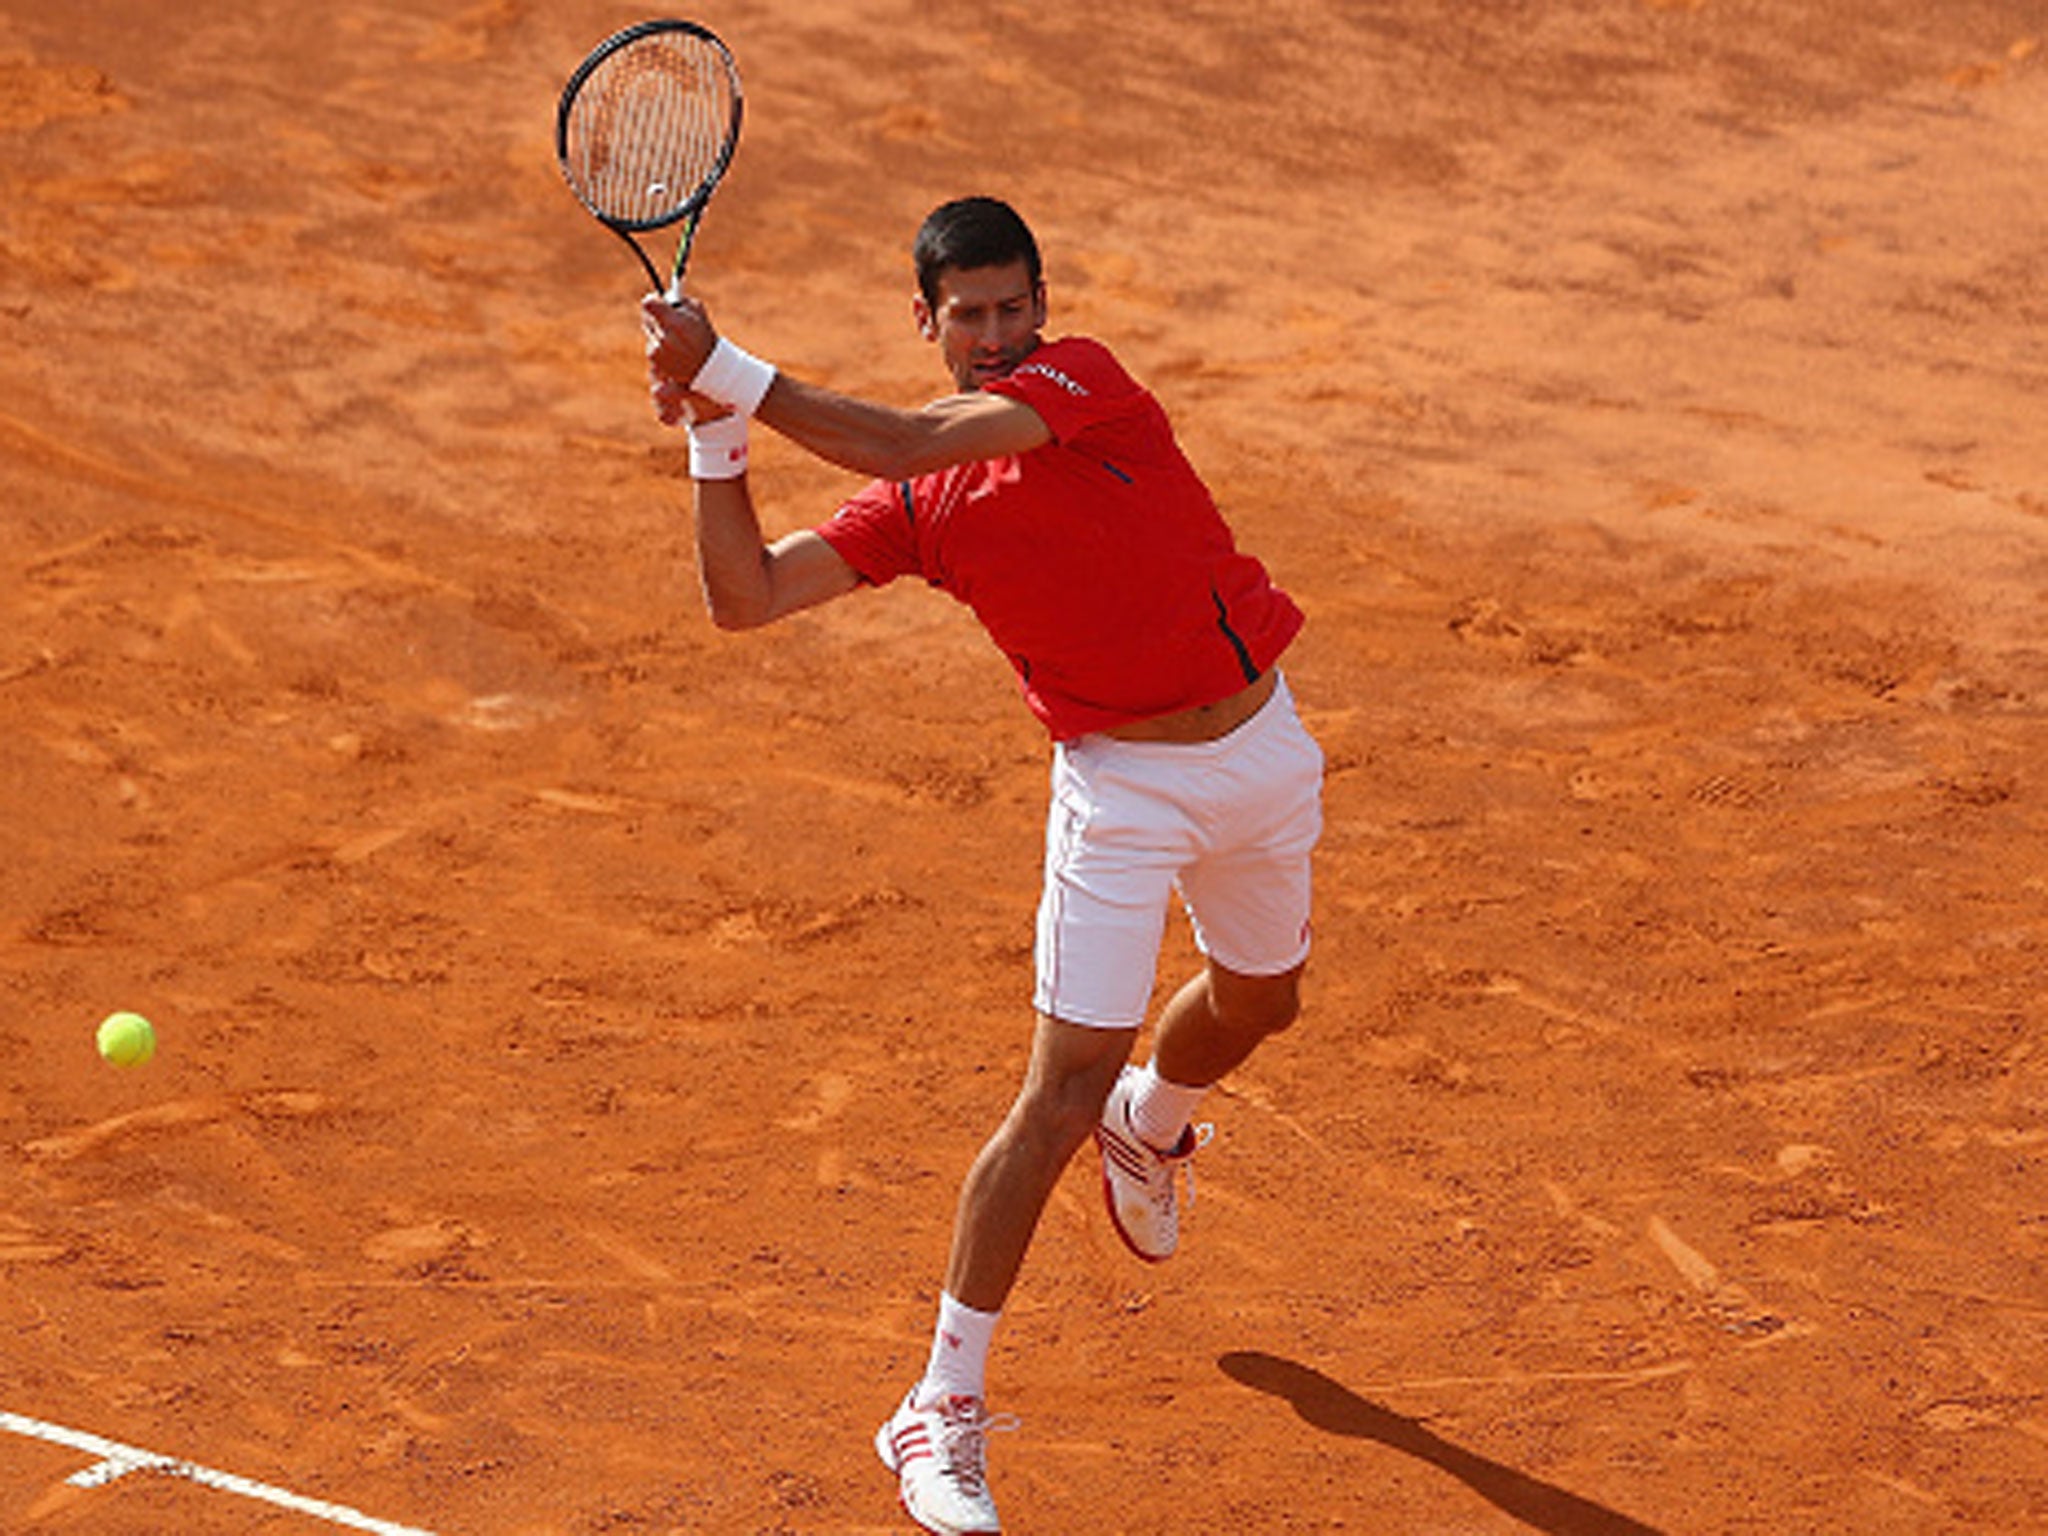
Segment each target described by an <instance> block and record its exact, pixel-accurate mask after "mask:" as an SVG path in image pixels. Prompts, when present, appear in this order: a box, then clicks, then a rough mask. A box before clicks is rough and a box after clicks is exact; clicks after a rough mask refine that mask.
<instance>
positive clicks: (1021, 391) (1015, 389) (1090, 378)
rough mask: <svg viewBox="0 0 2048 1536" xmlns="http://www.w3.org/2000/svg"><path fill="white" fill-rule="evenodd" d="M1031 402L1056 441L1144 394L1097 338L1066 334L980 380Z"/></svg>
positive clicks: (1113, 415)
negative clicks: (1006, 369) (996, 374)
mask: <svg viewBox="0 0 2048 1536" xmlns="http://www.w3.org/2000/svg"><path fill="white" fill-rule="evenodd" d="M983 387H984V388H985V389H986V390H987V391H988V392H989V393H990V394H995V395H1007V396H1009V397H1010V398H1011V399H1013V400H1021V401H1023V402H1024V403H1025V404H1026V405H1028V406H1030V407H1031V408H1032V409H1033V410H1034V411H1036V412H1037V413H1038V415H1039V418H1040V419H1041V420H1042V421H1044V423H1045V425H1046V427H1047V428H1048V430H1050V431H1051V433H1052V435H1053V438H1054V440H1055V441H1057V442H1061V443H1071V442H1073V440H1074V439H1075V438H1077V437H1079V436H1080V435H1081V434H1082V433H1084V432H1086V431H1087V430H1088V429H1089V428H1090V427H1093V426H1096V425H1099V424H1100V423H1102V422H1105V421H1111V420H1115V419H1117V418H1120V417H1122V416H1124V415H1125V414H1127V413H1128V412H1129V411H1130V410H1132V409H1133V408H1134V407H1135V406H1136V405H1138V404H1139V403H1141V402H1142V401H1143V400H1144V399H1145V393H1144V391H1143V390H1142V389H1141V388H1140V387H1139V385H1138V382H1137V380H1135V379H1133V378H1132V377H1131V376H1130V375H1129V374H1128V373H1126V372H1124V370H1123V366H1122V365H1121V364H1120V363H1118V362H1117V360H1116V358H1115V357H1114V356H1112V355H1111V353H1110V350H1109V348H1107V347H1105V346H1103V345H1102V343H1101V342H1099V341H1090V340H1088V339H1087V338H1085V337H1079V336H1068V337H1062V338H1061V339H1060V340H1058V341H1049V342H1046V343H1045V344H1044V345H1043V346H1041V347H1039V348H1038V350H1037V351H1035V352H1033V353H1032V354H1031V355H1030V356H1029V357H1027V358H1026V359H1025V360H1024V361H1023V362H1021V363H1019V364H1018V365H1017V366H1016V367H1015V368H1013V369H1012V370H1011V371H1010V372H1009V373H1008V374H1007V375H1005V376H1004V377H1003V378H1000V379H996V380H993V381H991V382H990V383H988V384H986V385H984V386H983Z"/></svg>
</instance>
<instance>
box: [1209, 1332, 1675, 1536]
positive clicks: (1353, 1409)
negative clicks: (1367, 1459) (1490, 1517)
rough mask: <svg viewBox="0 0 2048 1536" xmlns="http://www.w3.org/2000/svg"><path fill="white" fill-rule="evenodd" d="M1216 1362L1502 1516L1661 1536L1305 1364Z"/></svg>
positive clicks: (1333, 1430)
mask: <svg viewBox="0 0 2048 1536" xmlns="http://www.w3.org/2000/svg"><path fill="white" fill-rule="evenodd" d="M1216 1363H1217V1364H1218V1365H1219V1366H1221V1367H1222V1368H1223V1374H1224V1375H1226V1376H1228V1377H1229V1378H1230V1379H1231V1380H1232V1381H1236V1382H1240V1383H1242V1384H1243V1385H1245V1386H1247V1387H1250V1388H1251V1389H1252V1390H1253V1391H1254V1392H1264V1393H1266V1394H1267V1395H1269V1396H1271V1397H1277V1398H1280V1399H1281V1400H1282V1401H1284V1402H1286V1403H1287V1404H1289V1405H1290V1406H1291V1407H1292V1408H1293V1409H1294V1411H1295V1412H1296V1413H1297V1414H1299V1415H1300V1416H1301V1418H1302V1419H1303V1420H1304V1421H1306V1422H1307V1423H1309V1424H1312V1425H1314V1426H1315V1427H1316V1428H1317V1429H1320V1430H1322V1431H1324V1432H1325V1433H1326V1434H1332V1435H1344V1436H1347V1437H1348V1438H1350V1439H1353V1440H1374V1441H1377V1442H1378V1443H1379V1444H1381V1445H1384V1446H1386V1447H1387V1448H1388V1449H1389V1450H1395V1451H1399V1452H1401V1453H1402V1454H1403V1455H1407V1456H1413V1457H1414V1458H1415V1459H1416V1460H1417V1461H1426V1462H1428V1463H1429V1464H1430V1465H1431V1466H1433V1467H1436V1468H1438V1469H1439V1470H1440V1471H1443V1472H1448V1473H1449V1474H1450V1475H1451V1476H1452V1477H1455V1478H1456V1479H1457V1480H1458V1481H1459V1482H1461V1483H1463V1484H1464V1485H1465V1486H1466V1487H1467V1488H1470V1489H1471V1490H1472V1491H1473V1492H1474V1493H1476V1494H1478V1495H1479V1496H1480V1497H1481V1498H1482V1499H1484V1500H1486V1502H1487V1503H1489V1504H1491V1505H1493V1507H1494V1508H1496V1509H1498V1510H1500V1511H1501V1512H1502V1513H1503V1514H1508V1515H1512V1516H1513V1517H1514V1518H1515V1519H1517V1520H1519V1521H1521V1522H1522V1523H1523V1524H1524V1525H1527V1526H1531V1527H1533V1528H1535V1529H1536V1530H1539V1531H1545V1532H1548V1533H1549V1536H1661V1533H1660V1532H1659V1531H1658V1530H1657V1529H1656V1527H1655V1526H1649V1525H1645V1524H1643V1523H1642V1521H1640V1520H1631V1519H1630V1518H1629V1517H1628V1516H1627V1515H1623V1514H1617V1513H1616V1512H1615V1511H1614V1510H1611V1509H1608V1508H1606V1507H1604V1506H1602V1505H1599V1504H1595V1503H1593V1502H1592V1501H1591V1500H1590V1499H1582V1498H1580V1497H1579V1496H1578V1495H1577V1494H1575V1493H1567V1492H1566V1491H1565V1490H1564V1489H1562V1488H1559V1487H1557V1486H1555V1485H1554V1484H1551V1483H1546V1482H1541V1481H1539V1480H1538V1479H1536V1478H1533V1477H1530V1476H1528V1475H1527V1474H1525V1473H1521V1472H1517V1471H1516V1470H1515V1469H1514V1468H1512V1467H1504V1466H1502V1465H1501V1464H1500V1463H1499V1462H1497V1461H1488V1460H1487V1459H1486V1458H1485V1457H1484V1456H1477V1455H1474V1454H1473V1453H1472V1452H1471V1451H1468V1450H1466V1449H1464V1448H1463V1447H1462V1446H1457V1445H1453V1444H1451V1442H1450V1441H1448V1440H1446V1439H1444V1438H1443V1437H1442V1436H1441V1435H1437V1434H1434V1433H1432V1432H1431V1431H1430V1430H1428V1429H1425V1428H1424V1427H1423V1426H1422V1425H1421V1424H1420V1423H1418V1422H1417V1421H1416V1420H1414V1419H1404V1418H1402V1417H1401V1416H1400V1415H1399V1414H1398V1413H1395V1412H1393V1411H1392V1410H1391V1409H1387V1408H1382V1407H1381V1406H1380V1405H1379V1404H1378V1403H1374V1402H1368V1401H1367V1400H1366V1399H1365V1398H1362V1397H1360V1396H1359V1395H1358V1394H1357V1393H1356V1392H1353V1391H1352V1390H1351V1389H1350V1388H1349V1387H1347V1386H1345V1385H1343V1384H1342V1383H1341V1382H1336V1381H1332V1380H1331V1379H1330V1378H1329V1377H1327V1376H1325V1375H1323V1374H1322V1373H1321V1372H1319V1371H1313V1370H1310V1369H1309V1368H1308V1367H1307V1366H1305V1365H1297V1364H1296V1363H1295V1362H1294V1361H1292V1360H1282V1359H1281V1358H1280V1357H1279V1356H1277V1355H1268V1354H1262V1353H1260V1352H1259V1351H1257V1350H1234V1351H1232V1352H1231V1353H1229V1354H1227V1355H1224V1356H1223V1357H1222V1358H1221V1359H1219V1360H1218V1361H1217V1362H1216Z"/></svg>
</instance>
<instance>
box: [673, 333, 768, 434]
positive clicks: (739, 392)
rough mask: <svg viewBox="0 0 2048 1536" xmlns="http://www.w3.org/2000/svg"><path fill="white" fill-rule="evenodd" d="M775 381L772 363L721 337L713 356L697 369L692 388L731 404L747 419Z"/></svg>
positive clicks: (756, 408) (691, 382) (705, 395)
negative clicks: (763, 360) (765, 361)
mask: <svg viewBox="0 0 2048 1536" xmlns="http://www.w3.org/2000/svg"><path fill="white" fill-rule="evenodd" d="M774 382H775V367H774V365H773V364H772V363H764V362H762V361H761V359H760V358H758V357H756V356H754V355H753V354H752V353H751V352H748V351H746V350H745V349H743V348H741V347H737V346H735V345H733V343H732V342H730V341H728V340H727V339H726V338H725V337H723V336H721V337H719V338H718V345H717V346H715V347H713V348H712V349H711V355H710V356H709V357H707V358H705V359H704V366H703V367H702V368H699V369H698V370H697V376H696V377H695V378H694V379H692V380H690V389H691V391H692V392H693V393H695V394H699V395H702V396H704V397H705V398H706V399H708V400H716V401H717V402H718V403H719V404H720V405H726V406H730V407H732V409H733V410H734V411H735V412H737V413H738V414H739V416H740V417H741V418H743V419H744V418H745V417H748V416H751V415H753V414H754V412H755V411H756V410H758V409H759V408H760V405H761V398H762V396H764V395H766V394H767V393H768V386H769V385H771V384H773V383H774Z"/></svg>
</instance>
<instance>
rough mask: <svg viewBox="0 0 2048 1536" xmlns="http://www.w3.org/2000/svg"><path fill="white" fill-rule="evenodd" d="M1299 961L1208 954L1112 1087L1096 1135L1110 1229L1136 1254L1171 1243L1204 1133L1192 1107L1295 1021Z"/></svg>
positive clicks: (1156, 1257)
mask: <svg viewBox="0 0 2048 1536" xmlns="http://www.w3.org/2000/svg"><path fill="white" fill-rule="evenodd" d="M1302 969H1303V967H1302V966H1300V965H1297V966H1295V967H1294V968H1292V969H1291V970H1287V971H1283V972H1282V973H1281V974H1279V975H1277V976H1247V975H1245V974H1243V973H1241V972H1237V971H1233V970H1230V969H1229V968H1228V967H1226V966H1223V965H1220V964H1218V963H1217V962H1216V961H1215V960H1213V959H1212V960H1211V961H1210V962H1209V963H1208V965H1207V966H1206V967H1205V968H1204V969H1203V970H1202V971H1201V972H1200V973H1199V974H1198V975H1196V976H1195V977H1194V978H1193V979H1192V980H1191V981H1189V982H1188V983H1187V984H1186V985H1185V986H1183V987H1182V988H1181V989H1180V990H1179V991H1178V992H1176V993H1175V994H1174V995H1173V997H1172V999H1171V1000H1170V1001H1169V1002H1168V1003H1167V1005H1166V1009H1165V1011H1164V1012H1163V1013H1162V1014H1161V1015H1160V1020H1159V1029H1158V1032H1157V1036H1156V1039H1155V1044H1154V1051H1153V1056H1152V1060H1151V1061H1150V1062H1148V1063H1147V1064H1146V1065H1145V1066H1143V1067H1141V1068H1138V1069H1137V1070H1134V1071H1132V1072H1130V1073H1127V1074H1126V1075H1124V1076H1123V1077H1122V1078H1121V1079H1120V1080H1119V1081H1118V1082H1117V1084H1116V1085H1115V1087H1114V1088H1113V1090H1112V1091H1111V1094H1110V1097H1109V1100H1108V1102H1107V1103H1106V1104H1105V1105H1104V1107H1103V1113H1102V1127H1101V1129H1100V1131H1099V1132H1098V1133H1097V1140H1098V1142H1099V1143H1100V1145H1101V1149H1102V1176H1103V1183H1104V1188H1105V1190H1106V1191H1107V1193H1108V1196H1109V1210H1110V1215H1111V1217H1112V1218H1113V1219H1114V1221H1115V1222H1116V1229H1117V1233H1118V1235H1119V1236H1121V1237H1122V1238H1123V1240H1124V1242H1125V1243H1126V1244H1127V1245H1129V1247H1130V1249H1131V1251H1132V1252H1133V1253H1135V1254H1136V1255H1138V1257H1139V1258H1142V1259H1147V1260H1150V1261H1151V1262H1153V1263H1155V1264H1156V1263H1159V1262H1160V1261H1161V1260H1164V1259H1168V1258H1171V1257H1172V1256H1173V1255H1174V1253H1175V1252H1176V1251H1178V1249H1179V1247H1180V1206H1181V1197H1180V1187H1179V1186H1180V1183H1181V1174H1182V1171H1183V1170H1184V1169H1186V1168H1187V1166H1188V1159H1190V1158H1191V1157H1193V1156H1194V1154H1195V1152H1196V1150H1197V1149H1198V1148H1199V1147H1200V1146H1201V1145H1202V1142H1203V1140H1204V1139H1205V1137H1206V1134H1207V1133H1206V1130H1201V1131H1198V1130H1196V1129H1195V1128H1194V1127H1193V1125H1192V1124H1191V1122H1192V1121H1193V1119H1194V1115H1195V1110H1196V1107H1197V1106H1198V1105H1200V1103H1201V1101H1202V1098H1203V1096H1204V1095H1205V1094H1207V1093H1208V1091H1209V1089H1210V1088H1211V1087H1213V1086H1214V1085H1215V1084H1216V1083H1217V1082H1218V1081H1219V1080H1221V1079H1222V1078H1223V1077H1224V1076H1225V1075H1226V1074H1228V1073H1229V1072H1231V1071H1233V1070H1234V1069H1235V1068H1237V1067H1238V1066H1239V1065H1241V1064H1242V1063H1243V1062H1244V1060H1245V1059H1246V1058H1247V1057H1249V1056H1250V1055H1251V1054H1252V1052H1253V1051H1255V1050H1257V1049H1258V1047H1259V1044H1260V1042H1262V1041H1264V1040H1266V1039H1268V1038H1270V1037H1271V1036H1273V1035H1274V1034H1277V1033H1278V1032H1279V1031H1281V1030H1283V1029H1285V1028H1287V1026H1288V1025H1290V1024H1292V1023H1293V1022H1294V1019H1295V1015H1296V1014H1297V1013H1298V1012H1299V1011H1300V1006H1301V973H1302ZM1190 1187H1192V1186H1190Z"/></svg>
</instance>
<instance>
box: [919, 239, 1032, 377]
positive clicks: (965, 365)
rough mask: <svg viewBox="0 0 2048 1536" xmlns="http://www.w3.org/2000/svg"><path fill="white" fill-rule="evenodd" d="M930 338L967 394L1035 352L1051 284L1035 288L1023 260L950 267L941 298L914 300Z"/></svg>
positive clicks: (942, 281)
mask: <svg viewBox="0 0 2048 1536" xmlns="http://www.w3.org/2000/svg"><path fill="white" fill-rule="evenodd" d="M913 303H914V306H915V308H916V311H917V326H918V329H919V330H920V331H922V332H923V333H924V338H925V340H926V341H935V342H937V343H938V344H939V354H940V356H941V357H942V358H943V359H944V361H945V364H946V371H947V372H948V373H950V374H952V375H953V382H954V383H955V384H957V385H958V386H959V387H960V389H961V391H962V392H963V393H968V392H972V391H974V390H978V389H980V388H981V387H982V385H984V384H986V383H988V381H989V380H991V379H1000V378H1001V377H1003V375H1005V374H1006V373H1008V372H1009V371H1010V370H1011V369H1012V368H1015V367H1016V366H1017V365H1018V364H1019V363H1021V362H1023V361H1024V359H1025V358H1027V357H1029V356H1030V355H1031V352H1032V349H1033V348H1035V347H1036V346H1037V345H1038V333H1039V331H1040V330H1041V329H1043V327H1044V325H1045V285H1044V284H1043V283H1040V284H1037V285H1036V286H1033V284H1032V281H1031V276H1030V273H1029V271H1028V270H1027V269H1026V267H1025V265H1024V263H1023V262H1022V261H1021V260H1020V261H1014V262H1011V263H1010V264H1009V265H1008V266H1002V267H967V268H961V267H948V268H946V270H945V271H944V272H942V273H940V274H939V300H938V303H937V304H927V303H926V302H925V298H924V295H923V294H919V295H917V297H916V299H915V300H914V301H913Z"/></svg>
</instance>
